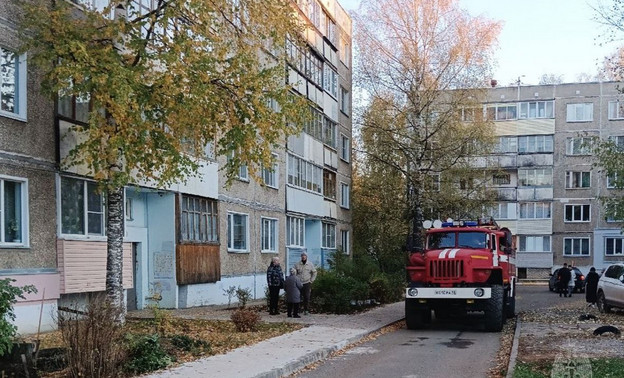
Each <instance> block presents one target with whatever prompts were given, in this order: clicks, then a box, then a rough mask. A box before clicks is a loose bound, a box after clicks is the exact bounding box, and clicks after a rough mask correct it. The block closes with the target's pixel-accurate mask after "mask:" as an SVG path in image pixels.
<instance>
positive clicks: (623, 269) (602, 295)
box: [596, 263, 624, 312]
mask: <svg viewBox="0 0 624 378" xmlns="http://www.w3.org/2000/svg"><path fill="white" fill-rule="evenodd" d="M597 299H598V301H597V302H596V304H597V305H598V310H600V312H610V311H611V308H612V307H619V308H624V263H617V264H612V265H609V267H608V268H607V270H605V272H604V274H603V275H602V276H600V279H599V280H598V297H597Z"/></svg>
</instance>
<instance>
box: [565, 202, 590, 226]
mask: <svg viewBox="0 0 624 378" xmlns="http://www.w3.org/2000/svg"><path fill="white" fill-rule="evenodd" d="M590 210H591V207H590V205H565V218H564V220H565V221H566V222H589V220H590Z"/></svg>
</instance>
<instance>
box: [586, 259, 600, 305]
mask: <svg viewBox="0 0 624 378" xmlns="http://www.w3.org/2000/svg"><path fill="white" fill-rule="evenodd" d="M599 279H600V276H599V275H598V273H596V268H594V267H593V266H592V267H591V269H589V273H587V276H586V277H585V301H587V305H588V306H589V307H594V306H596V299H597V298H596V292H597V291H598V280H599Z"/></svg>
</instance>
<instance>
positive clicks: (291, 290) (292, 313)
mask: <svg viewBox="0 0 624 378" xmlns="http://www.w3.org/2000/svg"><path fill="white" fill-rule="evenodd" d="M301 289H303V284H302V283H301V279H300V278H299V277H298V276H297V269H295V268H290V275H289V276H288V277H286V282H284V291H285V292H286V314H287V315H288V317H289V318H290V317H293V318H300V317H301V316H299V303H300V302H301Z"/></svg>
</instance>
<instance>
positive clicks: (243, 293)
mask: <svg viewBox="0 0 624 378" xmlns="http://www.w3.org/2000/svg"><path fill="white" fill-rule="evenodd" d="M236 298H237V299H238V307H240V308H245V306H247V302H249V300H250V299H251V289H248V288H242V287H240V286H239V287H238V289H236Z"/></svg>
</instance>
